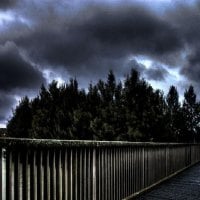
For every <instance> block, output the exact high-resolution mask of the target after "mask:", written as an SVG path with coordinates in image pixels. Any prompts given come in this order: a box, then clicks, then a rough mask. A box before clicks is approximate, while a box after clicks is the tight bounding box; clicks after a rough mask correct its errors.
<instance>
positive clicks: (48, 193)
mask: <svg viewBox="0 0 200 200" xmlns="http://www.w3.org/2000/svg"><path fill="white" fill-rule="evenodd" d="M46 176H47V177H46V181H47V182H46V198H47V199H46V200H50V165H49V150H48V151H47V154H46Z"/></svg>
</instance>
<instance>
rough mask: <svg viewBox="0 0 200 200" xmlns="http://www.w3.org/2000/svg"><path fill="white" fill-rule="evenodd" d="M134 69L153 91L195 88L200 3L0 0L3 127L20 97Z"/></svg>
mask: <svg viewBox="0 0 200 200" xmlns="http://www.w3.org/2000/svg"><path fill="white" fill-rule="evenodd" d="M131 68H136V69H137V70H138V71H139V72H140V73H141V75H142V77H144V78H145V79H147V80H148V81H149V82H150V83H151V84H152V86H153V87H154V88H160V89H162V90H164V91H165V92H166V91H167V90H168V88H169V86H170V85H171V84H175V85H177V87H178V89H179V91H180V93H181V94H183V91H184V90H185V88H186V87H188V85H190V84H193V85H194V86H195V89H196V91H197V93H199V92H200V89H199V88H200V1H191V0H190V1H186V0H177V1H175V0H107V1H106V0H93V1H92V0H59V1H55V0H42V1H41V0H1V1H0V127H2V126H5V125H6V122H7V120H8V119H9V117H10V116H11V115H12V108H14V107H15V105H16V104H17V103H18V101H19V100H20V98H21V97H22V96H24V95H28V96H30V97H33V96H34V95H36V94H37V92H38V90H39V88H40V86H41V84H42V83H43V84H47V83H49V82H50V81H51V80H53V79H55V80H57V81H58V82H59V83H63V82H64V81H67V80H68V78H69V77H76V78H77V79H78V80H79V82H80V87H83V88H84V87H87V85H88V83H89V82H90V81H93V82H95V81H96V80H97V79H99V78H105V76H106V74H107V73H108V71H109V69H113V71H114V72H115V74H116V75H117V78H118V79H123V77H124V75H126V74H127V73H128V72H129V71H130V69H131Z"/></svg>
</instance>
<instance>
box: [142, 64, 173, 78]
mask: <svg viewBox="0 0 200 200" xmlns="http://www.w3.org/2000/svg"><path fill="white" fill-rule="evenodd" d="M145 75H146V77H147V79H148V80H155V81H163V80H165V79H166V76H167V75H169V72H168V71H167V70H166V69H163V68H162V67H159V68H149V69H147V70H146V72H145Z"/></svg>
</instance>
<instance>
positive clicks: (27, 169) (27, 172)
mask: <svg viewBox="0 0 200 200" xmlns="http://www.w3.org/2000/svg"><path fill="white" fill-rule="evenodd" d="M28 156H29V152H28V151H27V152H26V155H25V176H26V178H25V193H26V194H25V196H26V200H30V165H29V162H28Z"/></svg>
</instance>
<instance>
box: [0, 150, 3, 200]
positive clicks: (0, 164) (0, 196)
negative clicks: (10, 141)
mask: <svg viewBox="0 0 200 200" xmlns="http://www.w3.org/2000/svg"><path fill="white" fill-rule="evenodd" d="M0 200H3V149H2V148H1V149H0Z"/></svg>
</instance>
